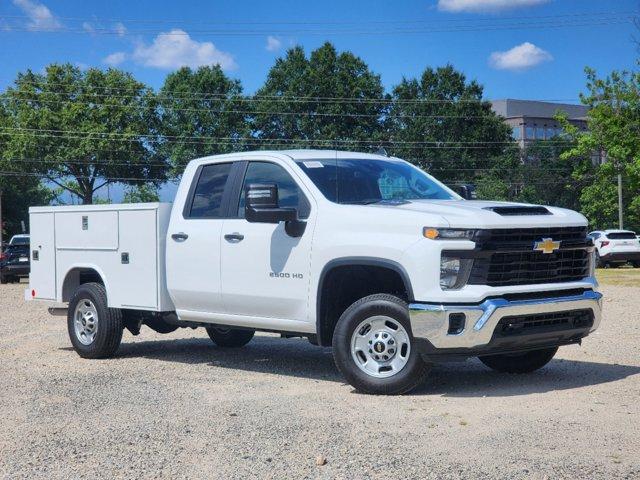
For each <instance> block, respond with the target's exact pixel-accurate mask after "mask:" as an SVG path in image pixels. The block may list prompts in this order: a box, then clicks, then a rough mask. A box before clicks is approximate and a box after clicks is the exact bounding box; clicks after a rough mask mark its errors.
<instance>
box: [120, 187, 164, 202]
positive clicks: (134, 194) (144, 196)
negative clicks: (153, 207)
mask: <svg viewBox="0 0 640 480" xmlns="http://www.w3.org/2000/svg"><path fill="white" fill-rule="evenodd" d="M159 201H160V195H159V194H158V187H156V186H155V185H153V184H146V185H138V186H135V187H128V188H127V190H126V191H125V192H124V198H123V199H122V203H146V202H159Z"/></svg>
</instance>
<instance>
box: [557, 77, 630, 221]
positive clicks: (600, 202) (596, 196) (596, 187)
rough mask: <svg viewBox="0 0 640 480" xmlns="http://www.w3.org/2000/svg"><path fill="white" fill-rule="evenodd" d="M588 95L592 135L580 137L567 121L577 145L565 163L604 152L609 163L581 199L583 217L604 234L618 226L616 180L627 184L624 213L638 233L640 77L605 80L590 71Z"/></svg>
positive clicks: (565, 123)
mask: <svg viewBox="0 0 640 480" xmlns="http://www.w3.org/2000/svg"><path fill="white" fill-rule="evenodd" d="M586 74H587V90H588V93H587V94H586V95H582V96H581V100H582V103H584V104H585V105H588V106H589V107H590V110H589V113H588V116H587V124H588V130H587V131H580V130H578V129H577V128H576V127H575V126H573V125H571V124H570V123H569V122H568V121H567V120H566V119H563V118H561V121H562V122H563V126H564V128H565V130H566V131H567V133H568V134H569V135H570V136H571V137H572V138H573V139H575V141H576V145H575V147H574V148H572V149H570V150H569V151H567V152H565V153H564V154H563V158H573V157H576V156H590V155H592V154H593V153H594V152H595V153H598V152H603V153H604V154H605V162H604V163H603V164H602V165H600V166H599V167H598V168H597V171H596V177H595V181H594V182H593V185H590V186H589V187H586V188H585V189H584V190H583V192H582V195H581V197H580V203H581V206H582V209H583V211H584V212H585V214H586V215H587V217H588V218H589V220H590V221H591V222H592V224H593V225H594V226H596V227H599V228H611V226H612V225H614V224H615V222H616V218H615V217H616V215H615V213H614V210H613V209H612V205H614V206H616V205H617V193H616V195H615V197H613V196H612V193H611V192H613V191H614V190H613V189H615V188H616V186H615V183H614V182H615V179H616V177H617V175H618V174H620V175H621V176H622V178H623V182H624V189H623V205H624V213H625V216H626V217H627V219H628V220H629V226H630V227H632V228H639V227H640V219H639V218H638V217H639V215H640V213H639V212H638V206H639V204H640V200H638V195H639V193H640V72H627V71H623V72H617V71H614V72H613V73H611V75H609V76H607V77H605V78H599V77H598V76H597V74H596V72H595V71H594V70H593V69H590V68H588V69H586Z"/></svg>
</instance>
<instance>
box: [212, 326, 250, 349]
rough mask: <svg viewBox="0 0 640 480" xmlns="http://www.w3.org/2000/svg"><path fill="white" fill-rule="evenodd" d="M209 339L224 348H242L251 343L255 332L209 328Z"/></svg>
mask: <svg viewBox="0 0 640 480" xmlns="http://www.w3.org/2000/svg"><path fill="white" fill-rule="evenodd" d="M207 333H208V334H209V338H210V339H211V340H213V343H215V344H216V345H217V346H219V347H222V348H240V347H244V346H245V345H246V344H247V343H249V342H250V341H251V339H252V338H253V335H254V334H255V333H256V332H255V330H248V329H243V328H226V327H207Z"/></svg>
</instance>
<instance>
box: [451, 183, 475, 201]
mask: <svg viewBox="0 0 640 480" xmlns="http://www.w3.org/2000/svg"><path fill="white" fill-rule="evenodd" d="M455 190H456V192H457V193H458V195H460V196H461V197H462V198H464V199H465V200H476V199H477V198H478V195H477V194H476V186H475V185H473V184H469V183H467V184H464V185H458V187H457V188H456V189H455Z"/></svg>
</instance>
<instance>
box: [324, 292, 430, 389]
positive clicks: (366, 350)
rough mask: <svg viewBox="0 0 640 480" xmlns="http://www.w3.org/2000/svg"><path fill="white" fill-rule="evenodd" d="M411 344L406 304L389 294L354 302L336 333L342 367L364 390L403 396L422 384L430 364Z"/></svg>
mask: <svg viewBox="0 0 640 480" xmlns="http://www.w3.org/2000/svg"><path fill="white" fill-rule="evenodd" d="M412 346H413V337H412V335H411V329H410V326H409V314H408V310H407V305H406V303H405V302H403V301H402V300H400V299H399V298H397V297H394V296H392V295H387V294H376V295H370V296H368V297H365V298H362V299H360V300H358V301H357V302H355V303H354V304H353V305H351V306H350V307H349V308H347V310H345V312H344V313H343V314H342V316H341V317H340V319H339V320H338V324H337V325H336V329H335V331H334V333H333V357H334V359H335V362H336V365H337V367H338V370H340V372H341V373H342V374H343V375H344V377H345V378H346V379H347V381H348V382H349V383H350V384H351V385H352V386H354V387H355V388H356V389H357V390H359V391H361V392H363V393H371V394H378V395H399V394H402V393H406V392H408V391H409V390H412V389H413V388H415V387H416V386H418V385H419V384H420V383H422V381H423V380H424V378H425V377H426V376H427V374H428V373H429V370H430V365H429V364H427V363H425V362H424V361H423V360H422V357H421V356H420V354H419V353H418V352H417V351H416V349H415V348H412Z"/></svg>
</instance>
